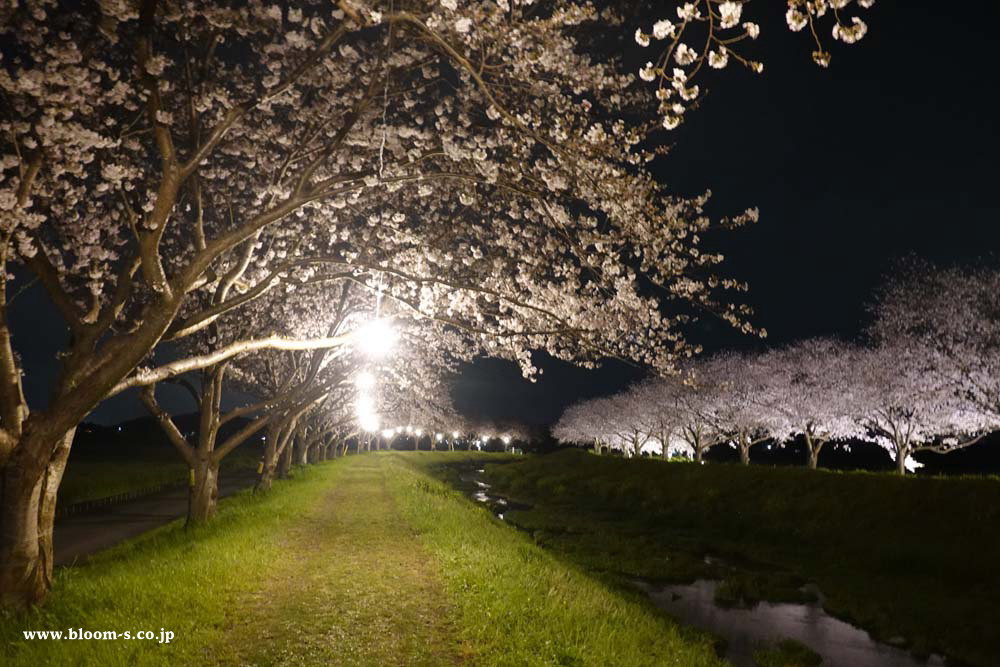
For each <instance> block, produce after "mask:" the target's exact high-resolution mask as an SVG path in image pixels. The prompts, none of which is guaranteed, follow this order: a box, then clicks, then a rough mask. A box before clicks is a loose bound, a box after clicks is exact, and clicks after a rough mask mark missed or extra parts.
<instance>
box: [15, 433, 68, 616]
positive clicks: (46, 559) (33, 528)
mask: <svg viewBox="0 0 1000 667" xmlns="http://www.w3.org/2000/svg"><path fill="white" fill-rule="evenodd" d="M75 432H76V429H70V430H69V431H67V432H66V433H65V434H63V435H62V437H60V438H57V439H56V440H55V441H54V442H52V441H50V440H49V438H47V437H45V436H46V435H47V434H44V431H43V432H42V433H39V434H37V435H36V434H35V433H34V432H32V430H31V428H30V424H29V426H28V429H26V432H25V433H24V434H23V435H22V442H20V443H19V444H18V447H16V448H15V449H14V452H13V456H12V457H11V458H10V459H9V460H8V461H7V462H6V464H5V465H4V467H3V477H2V481H3V484H2V486H0V526H2V528H3V531H2V533H0V603H2V604H3V605H4V606H13V607H22V606H27V605H30V604H34V603H37V602H40V601H41V600H43V599H44V598H45V596H46V595H47V594H48V592H49V590H50V589H51V588H52V564H53V558H54V555H53V551H52V526H53V522H54V520H55V512H56V492H57V491H58V489H59V482H60V481H61V480H62V475H63V471H64V470H65V469H66V460H67V458H68V457H69V451H70V446H71V444H72V442H73V435H74V434H75ZM43 434H44V435H43ZM36 439H37V441H36ZM44 451H48V452H50V454H49V455H48V456H39V454H40V453H41V452H44Z"/></svg>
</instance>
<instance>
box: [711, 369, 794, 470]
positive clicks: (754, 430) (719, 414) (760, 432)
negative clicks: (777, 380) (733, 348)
mask: <svg viewBox="0 0 1000 667" xmlns="http://www.w3.org/2000/svg"><path fill="white" fill-rule="evenodd" d="M692 375H693V382H695V383H697V384H699V385H702V386H703V387H705V390H706V393H707V394H708V395H709V396H710V397H711V398H710V399H709V403H708V406H709V409H705V410H703V414H704V418H705V419H706V420H707V421H708V422H709V424H710V428H711V431H712V432H714V433H715V435H716V437H717V438H725V439H726V440H728V441H729V443H730V444H731V445H732V446H734V447H735V448H736V449H737V451H738V452H739V455H740V463H742V464H743V465H749V464H750V450H751V449H752V448H753V447H755V446H756V445H759V444H761V443H762V442H766V441H767V440H771V439H776V438H778V437H780V434H781V433H782V432H783V431H782V427H783V419H782V418H781V416H780V415H778V414H776V413H775V412H774V411H773V410H771V409H769V405H768V400H767V396H768V393H769V383H770V381H771V377H770V374H769V372H768V369H767V368H766V367H765V365H764V364H762V363H761V361H760V358H759V357H757V356H755V355H752V354H739V353H733V352H723V353H718V354H715V355H713V356H712V357H709V358H706V359H704V360H699V361H698V362H697V364H696V365H695V368H694V371H693V373H692Z"/></svg>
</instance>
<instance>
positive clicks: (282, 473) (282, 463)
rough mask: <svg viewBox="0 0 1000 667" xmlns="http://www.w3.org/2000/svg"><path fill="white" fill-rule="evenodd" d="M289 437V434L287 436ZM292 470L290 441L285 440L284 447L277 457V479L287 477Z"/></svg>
mask: <svg viewBox="0 0 1000 667" xmlns="http://www.w3.org/2000/svg"><path fill="white" fill-rule="evenodd" d="M289 437H291V436H289ZM291 470H292V443H290V442H287V441H286V442H285V448H284V449H283V450H282V452H281V456H280V458H279V459H278V479H287V478H288V473H289V472H291Z"/></svg>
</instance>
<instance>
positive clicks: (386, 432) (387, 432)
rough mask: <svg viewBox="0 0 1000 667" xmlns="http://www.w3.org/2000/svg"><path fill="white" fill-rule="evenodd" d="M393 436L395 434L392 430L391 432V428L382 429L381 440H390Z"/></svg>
mask: <svg viewBox="0 0 1000 667" xmlns="http://www.w3.org/2000/svg"><path fill="white" fill-rule="evenodd" d="M395 434H396V432H395V431H394V430H392V429H391V428H387V429H384V430H383V431H382V437H383V438H391V437H392V436H393V435H395Z"/></svg>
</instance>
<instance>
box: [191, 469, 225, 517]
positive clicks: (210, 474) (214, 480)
mask: <svg viewBox="0 0 1000 667" xmlns="http://www.w3.org/2000/svg"><path fill="white" fill-rule="evenodd" d="M191 470H192V471H193V472H194V485H193V486H192V487H191V521H192V523H204V522H206V521H208V520H209V519H211V518H212V517H213V516H215V509H216V506H217V505H218V502H219V464H218V463H216V462H215V461H213V460H212V459H211V458H210V457H209V458H199V459H198V461H197V462H196V463H195V466H194V468H192V469H191Z"/></svg>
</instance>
